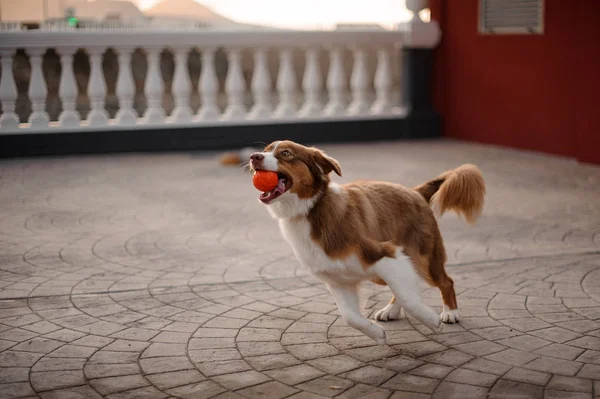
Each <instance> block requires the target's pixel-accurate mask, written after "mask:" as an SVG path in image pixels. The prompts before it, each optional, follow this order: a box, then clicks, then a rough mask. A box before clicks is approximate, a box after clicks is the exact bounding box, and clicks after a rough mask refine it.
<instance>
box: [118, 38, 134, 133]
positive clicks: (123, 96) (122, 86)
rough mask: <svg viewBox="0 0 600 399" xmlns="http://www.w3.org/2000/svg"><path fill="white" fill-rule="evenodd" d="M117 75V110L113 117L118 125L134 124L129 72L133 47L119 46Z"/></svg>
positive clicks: (132, 89) (132, 93) (131, 83)
mask: <svg viewBox="0 0 600 399" xmlns="http://www.w3.org/2000/svg"><path fill="white" fill-rule="evenodd" d="M118 52H119V76H118V77H117V90H116V94H117V97H118V98H119V111H118V112H117V115H116V117H115V119H116V122H117V124H118V125H135V124H136V122H137V113H136V112H135V110H134V109H133V97H134V96H135V86H134V84H133V73H132V72H131V54H132V52H133V48H119V49H118Z"/></svg>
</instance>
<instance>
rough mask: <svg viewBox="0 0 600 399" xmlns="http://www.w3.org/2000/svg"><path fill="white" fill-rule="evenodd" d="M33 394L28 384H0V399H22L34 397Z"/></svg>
mask: <svg viewBox="0 0 600 399" xmlns="http://www.w3.org/2000/svg"><path fill="white" fill-rule="evenodd" d="M34 395H35V392H34V391H33V389H32V388H31V385H29V382H13V383H8V384H0V398H24V397H26V396H34Z"/></svg>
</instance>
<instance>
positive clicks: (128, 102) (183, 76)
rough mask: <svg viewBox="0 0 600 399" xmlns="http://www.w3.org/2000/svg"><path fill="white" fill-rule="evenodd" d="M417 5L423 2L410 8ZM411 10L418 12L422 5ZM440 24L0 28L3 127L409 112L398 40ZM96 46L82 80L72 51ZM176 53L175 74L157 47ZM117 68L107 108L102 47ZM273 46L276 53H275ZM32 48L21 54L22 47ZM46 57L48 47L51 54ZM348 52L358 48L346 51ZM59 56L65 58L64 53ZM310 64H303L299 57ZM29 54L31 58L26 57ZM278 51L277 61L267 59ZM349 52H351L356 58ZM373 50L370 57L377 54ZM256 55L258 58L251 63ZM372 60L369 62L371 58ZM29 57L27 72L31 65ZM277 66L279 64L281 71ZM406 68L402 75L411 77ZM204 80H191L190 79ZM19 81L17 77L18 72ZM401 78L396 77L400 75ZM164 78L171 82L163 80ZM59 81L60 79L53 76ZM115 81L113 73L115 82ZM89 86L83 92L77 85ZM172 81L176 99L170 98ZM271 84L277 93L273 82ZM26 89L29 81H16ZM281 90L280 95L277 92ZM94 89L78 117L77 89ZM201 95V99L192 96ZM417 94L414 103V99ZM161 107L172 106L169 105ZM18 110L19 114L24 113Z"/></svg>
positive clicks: (22, 129)
mask: <svg viewBox="0 0 600 399" xmlns="http://www.w3.org/2000/svg"><path fill="white" fill-rule="evenodd" d="M413 11H419V10H413ZM415 15H417V14H416V13H415ZM439 37H440V32H439V29H438V26H437V24H435V23H424V22H423V21H421V20H420V19H419V18H418V17H415V18H414V19H413V20H412V21H411V22H409V23H407V24H403V25H400V26H399V28H398V30H395V31H383V30H372V31H371V30H349V31H286V30H248V31H239V30H227V31H225V30H202V29H196V30H173V31H164V30H160V31H158V30H157V31H153V30H130V31H123V30H114V31H113V30H103V31H100V32H99V31H93V30H85V29H84V30H81V29H80V30H75V31H73V30H69V31H60V30H59V31H23V32H19V31H16V32H0V56H1V66H2V75H1V79H0V100H1V104H2V111H3V113H2V115H1V116H0V133H2V134H9V133H10V134H14V133H36V132H51V131H56V132H63V131H71V130H80V131H84V130H104V129H114V128H115V127H119V128H121V127H122V128H125V129H131V128H134V129H135V128H143V129H146V128H149V127H160V126H164V124H165V123H166V124H171V125H178V126H179V125H183V126H186V125H190V126H194V125H196V126H202V125H213V126H214V125H218V124H225V125H232V124H236V125H237V124H247V123H262V124H264V123H275V122H283V123H285V122H290V121H292V122H294V121H302V120H305V121H311V120H312V121H314V120H340V119H342V120H343V119H357V118H358V119H363V118H381V117H402V116H403V115H404V112H405V107H404V105H405V104H403V102H402V100H401V99H400V98H399V97H400V96H396V98H395V99H394V97H393V96H392V92H393V90H394V87H393V86H394V78H393V77H394V75H395V73H396V72H397V71H398V70H399V67H398V68H396V67H393V66H392V60H393V59H394V56H395V55H398V54H400V51H399V49H400V48H406V47H410V48H432V47H434V46H435V45H436V44H437V42H438V41H439ZM140 49H141V50H142V54H145V61H146V65H147V67H146V68H147V69H146V71H145V74H142V76H143V78H142V79H143V80H142V88H141V92H142V93H143V97H144V98H145V103H146V107H145V109H144V110H143V112H141V113H140V114H138V112H137V110H136V107H134V97H136V95H140V94H141V93H139V91H140V88H139V87H138V93H137V94H136V86H139V85H137V84H136V82H135V80H134V74H135V71H134V70H132V55H133V54H134V53H140ZM82 50H83V51H85V53H87V55H88V56H89V73H88V75H87V76H86V78H87V79H86V80H87V85H83V87H82V85H81V84H79V81H78V78H76V73H75V72H74V56H75V55H76V54H79V53H80V52H81V51H82ZM165 50H168V52H170V53H171V54H172V60H173V61H172V62H173V72H172V78H169V79H168V80H169V81H168V82H167V79H166V77H165V76H166V75H168V74H166V73H165V70H164V68H161V66H162V63H161V56H164V52H165ZM49 51H52V53H53V54H54V56H55V57H56V58H57V62H56V63H57V66H58V65H59V67H58V68H57V70H56V72H55V74H54V75H55V76H56V79H57V80H58V82H56V83H57V86H58V90H57V95H58V97H59V99H60V104H61V106H60V112H59V113H57V115H56V117H55V118H51V117H50V116H49V114H48V112H47V111H48V110H47V100H48V97H49V96H48V93H49V91H48V87H49V79H51V78H52V77H51V76H50V75H52V74H51V73H48V71H47V70H46V66H47V65H46V64H48V62H46V58H47V57H48V54H47V53H48V52H49ZM109 52H112V53H113V55H114V58H115V64H116V66H117V67H116V68H115V71H114V75H115V76H113V77H112V78H113V80H115V82H114V88H113V96H114V98H116V101H115V102H116V103H118V105H116V108H117V110H115V112H113V113H112V114H113V115H112V117H109V112H107V108H106V102H107V98H108V97H107V94H108V91H109V90H107V89H108V87H107V82H109V81H110V76H108V74H107V70H106V65H103V63H104V64H105V63H106V62H107V55H108V54H109ZM194 52H195V53H196V54H198V53H199V57H200V59H199V62H198V63H199V68H198V69H199V73H198V75H197V76H196V79H191V76H190V75H191V74H192V71H191V68H190V64H191V61H190V60H191V57H192V53H194ZM219 52H222V53H223V54H224V55H226V64H227V67H226V71H224V75H225V76H223V78H224V79H223V82H222V83H223V84H220V82H219V76H218V73H217V72H218V70H217V69H218V67H217V65H216V63H215V58H216V55H218V54H219ZM274 54H276V55H277V56H276V57H273V55H274ZM17 56H21V57H25V56H26V58H24V61H23V62H22V63H21V64H22V65H21V64H20V66H16V57H17ZM45 57H46V58H45ZM350 57H351V58H350ZM58 58H59V59H60V61H58ZM299 58H301V63H300V64H301V66H303V72H302V74H301V75H300V67H299V64H298V62H297V61H298V59H299ZM27 59H28V62H27ZM273 59H275V60H276V64H277V65H275V68H274V67H273V65H272V63H271V62H270V60H273ZM346 60H350V63H349V64H350V67H349V68H348V63H347V62H346ZM373 60H375V61H374V62H372V61H373ZM247 61H250V68H251V70H250V71H248V70H247V69H246V68H244V65H245V64H244V63H245V62H246V63H247ZM371 63H372V64H373V67H372V68H370V67H369V66H370V64H371ZM27 64H29V65H30V66H29V69H27V70H28V71H29V73H24V72H23V71H25V70H26V68H27V67H28V65H27ZM275 69H276V73H275ZM16 75H19V76H21V75H22V76H25V79H26V80H27V83H28V85H27V86H24V85H23V84H21V86H23V87H28V89H27V91H26V100H27V101H28V102H30V104H31V105H30V107H31V111H30V113H29V115H28V116H26V121H24V120H23V119H24V117H23V115H22V114H21V113H19V112H16V104H17V97H18V95H19V94H20V93H19V91H18V89H17V86H18V84H15V77H16ZM406 78H407V77H406V76H405V77H403V81H406ZM193 80H195V81H197V84H192V81H193ZM17 81H18V79H17ZM399 81H400V80H399V79H398V82H399ZM167 83H168V84H167ZM55 85H56V84H55ZM111 86H112V84H111ZM82 90H83V91H85V92H84V93H82V92H81V91H82ZM165 91H169V92H170V93H169V94H170V95H171V98H172V100H173V106H172V107H165V106H163V100H164V95H165ZM274 91H275V93H274ZM21 94H22V95H25V93H21ZM274 94H276V95H274ZM82 95H85V96H87V98H88V99H89V112H87V115H86V116H85V119H83V118H82V115H81V114H80V112H79V110H78V108H79V106H78V101H79V99H80V98H81V96H82ZM194 96H195V97H196V98H198V100H199V101H198V102H199V104H198V107H197V110H194V109H193V108H196V107H192V105H191V99H192V98H193V97H194ZM408 105H410V104H408ZM165 108H167V109H168V108H171V112H167V110H166V109H165ZM18 113H19V115H18Z"/></svg>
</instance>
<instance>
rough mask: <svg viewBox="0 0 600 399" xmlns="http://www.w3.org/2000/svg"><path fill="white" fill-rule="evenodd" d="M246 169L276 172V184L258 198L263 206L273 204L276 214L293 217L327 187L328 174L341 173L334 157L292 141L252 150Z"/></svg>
mask: <svg viewBox="0 0 600 399" xmlns="http://www.w3.org/2000/svg"><path fill="white" fill-rule="evenodd" d="M250 168H251V169H252V170H268V171H273V172H277V174H278V176H279V182H278V184H277V187H275V188H274V189H273V190H271V191H268V192H264V193H262V194H261V195H260V197H259V199H260V201H261V202H262V203H263V204H265V205H274V206H275V205H277V206H275V208H277V209H279V210H277V209H273V211H274V212H273V214H274V215H275V216H277V217H286V216H296V215H297V214H299V213H302V210H303V209H305V208H306V211H308V210H309V209H310V203H311V202H312V204H314V202H315V201H316V199H318V198H319V197H320V195H321V194H322V193H323V192H325V190H327V186H328V185H329V181H330V179H329V173H331V172H332V171H333V172H335V173H337V174H338V175H339V176H341V175H342V170H341V168H340V165H339V163H338V162H337V161H336V160H335V159H333V158H331V157H329V156H327V155H326V154H325V153H324V152H323V151H321V150H319V149H317V148H310V147H305V146H303V145H301V144H297V143H294V142H292V141H275V142H273V143H271V144H269V145H268V146H266V147H265V149H264V150H263V151H262V152H255V153H254V154H252V155H251V156H250ZM307 207H308V208H307ZM270 208H271V207H270ZM283 208H286V209H283ZM280 211H281V212H280ZM283 213H285V215H283ZM290 213H291V215H290Z"/></svg>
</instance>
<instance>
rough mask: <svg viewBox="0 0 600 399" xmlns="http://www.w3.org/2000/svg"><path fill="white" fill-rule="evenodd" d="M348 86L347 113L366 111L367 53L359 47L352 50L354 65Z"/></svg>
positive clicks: (353, 113)
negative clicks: (350, 92) (350, 100)
mask: <svg viewBox="0 0 600 399" xmlns="http://www.w3.org/2000/svg"><path fill="white" fill-rule="evenodd" d="M350 87H351V88H352V102H351V103H350V106H349V107H348V113H349V114H350V115H360V114H363V113H366V112H367V111H368V110H369V101H368V95H369V92H368V89H369V71H367V54H366V53H365V50H363V49H361V48H356V49H355V50H354V67H353V68H352V76H351V77H350Z"/></svg>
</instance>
